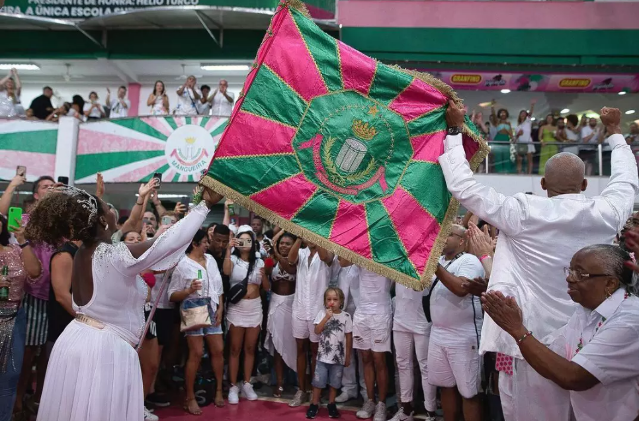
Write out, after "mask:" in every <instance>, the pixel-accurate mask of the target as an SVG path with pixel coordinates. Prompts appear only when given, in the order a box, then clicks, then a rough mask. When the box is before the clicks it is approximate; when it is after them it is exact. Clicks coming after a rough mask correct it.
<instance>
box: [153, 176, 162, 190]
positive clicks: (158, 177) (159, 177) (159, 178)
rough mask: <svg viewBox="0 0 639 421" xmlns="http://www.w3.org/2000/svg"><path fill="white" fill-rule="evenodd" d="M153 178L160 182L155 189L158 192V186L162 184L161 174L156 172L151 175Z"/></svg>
mask: <svg viewBox="0 0 639 421" xmlns="http://www.w3.org/2000/svg"><path fill="white" fill-rule="evenodd" d="M153 178H157V179H158V181H159V182H160V184H158V187H157V189H158V190H160V185H161V184H162V173H161V172H156V173H155V174H153Z"/></svg>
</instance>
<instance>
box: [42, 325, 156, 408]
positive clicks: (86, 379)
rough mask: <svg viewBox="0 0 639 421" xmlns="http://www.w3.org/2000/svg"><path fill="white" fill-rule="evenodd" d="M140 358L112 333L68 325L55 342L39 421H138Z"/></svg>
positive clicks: (140, 400)
mask: <svg viewBox="0 0 639 421" xmlns="http://www.w3.org/2000/svg"><path fill="white" fill-rule="evenodd" d="M143 419H144V392H143V389H142V373H141V371H140V359H139V358H138V354H137V353H136V352H135V350H134V349H133V347H132V346H131V345H130V344H129V343H127V342H126V341H125V340H124V339H122V338H121V337H119V336H118V335H117V334H115V333H114V332H113V331H111V330H109V329H108V328H106V329H97V328H94V327H91V326H89V325H86V324H84V323H80V322H77V321H73V322H71V323H70V324H69V325H68V326H67V328H66V329H65V330H64V332H62V335H60V337H59V338H58V340H57V341H56V342H55V345H54V347H53V351H52V352H51V358H50V359H49V366H48V368H47V375H46V378H45V381H44V391H43V392H42V399H41V400H40V408H39V410H38V419H37V421H89V420H90V421H142V420H143Z"/></svg>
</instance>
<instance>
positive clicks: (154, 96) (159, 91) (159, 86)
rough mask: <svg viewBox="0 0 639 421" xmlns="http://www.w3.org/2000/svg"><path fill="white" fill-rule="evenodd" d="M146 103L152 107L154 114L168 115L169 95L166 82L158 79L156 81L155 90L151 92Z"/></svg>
mask: <svg viewBox="0 0 639 421" xmlns="http://www.w3.org/2000/svg"><path fill="white" fill-rule="evenodd" d="M146 105H148V106H149V107H151V114H152V115H167V114H168V113H169V97H168V96H167V95H166V89H165V88H164V82H162V81H161V80H158V81H157V82H155V86H154V88H153V92H151V93H150V94H149V99H147V100H146Z"/></svg>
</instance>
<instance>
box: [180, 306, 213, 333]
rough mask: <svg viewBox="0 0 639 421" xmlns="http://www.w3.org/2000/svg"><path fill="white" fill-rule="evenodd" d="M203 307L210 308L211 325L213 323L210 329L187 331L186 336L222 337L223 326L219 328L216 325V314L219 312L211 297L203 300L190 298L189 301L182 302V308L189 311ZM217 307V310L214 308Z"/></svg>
mask: <svg viewBox="0 0 639 421" xmlns="http://www.w3.org/2000/svg"><path fill="white" fill-rule="evenodd" d="M202 305H207V306H208V308H209V316H210V317H211V323H213V324H212V325H211V326H209V327H205V328H203V329H195V330H187V331H186V332H184V336H208V335H221V334H222V324H221V323H220V325H219V326H214V325H215V312H216V310H217V304H215V303H211V299H210V298H209V297H202V298H189V299H188V300H184V301H182V308H183V309H189V308H194V307H199V306H202ZM213 307H215V308H213Z"/></svg>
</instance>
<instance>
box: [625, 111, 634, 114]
mask: <svg viewBox="0 0 639 421" xmlns="http://www.w3.org/2000/svg"><path fill="white" fill-rule="evenodd" d="M634 113H635V110H628V111H626V114H627V115H630V114H634Z"/></svg>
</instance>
